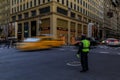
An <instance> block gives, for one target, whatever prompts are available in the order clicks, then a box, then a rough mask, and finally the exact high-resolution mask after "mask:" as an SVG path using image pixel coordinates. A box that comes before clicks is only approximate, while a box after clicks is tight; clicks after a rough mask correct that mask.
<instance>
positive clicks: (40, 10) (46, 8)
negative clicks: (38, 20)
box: [39, 6, 50, 14]
mask: <svg viewBox="0 0 120 80" xmlns="http://www.w3.org/2000/svg"><path fill="white" fill-rule="evenodd" d="M49 12H50V6H48V7H45V8H41V9H39V13H40V14H43V13H49Z"/></svg>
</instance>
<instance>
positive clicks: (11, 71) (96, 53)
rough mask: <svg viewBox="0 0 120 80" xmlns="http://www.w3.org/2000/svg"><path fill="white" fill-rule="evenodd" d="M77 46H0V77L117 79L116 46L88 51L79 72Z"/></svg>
mask: <svg viewBox="0 0 120 80" xmlns="http://www.w3.org/2000/svg"><path fill="white" fill-rule="evenodd" d="M76 53H77V49H76V48H74V47H73V46H63V47H61V48H52V49H49V50H39V51H31V52H22V51H19V50H16V49H15V48H9V49H7V48H0V80H120V69H119V68H120V62H119V61H120V47H106V46H97V47H96V48H93V49H91V51H90V53H89V68H90V70H89V71H88V72H86V73H81V72H80V70H81V65H80V64H79V63H78V64H79V65H77V66H74V65H68V64H69V63H72V62H79V59H78V58H77V57H76Z"/></svg>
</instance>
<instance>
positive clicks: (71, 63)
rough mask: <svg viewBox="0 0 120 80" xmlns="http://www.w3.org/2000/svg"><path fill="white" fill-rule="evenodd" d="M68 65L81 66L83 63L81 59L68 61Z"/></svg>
mask: <svg viewBox="0 0 120 80" xmlns="http://www.w3.org/2000/svg"><path fill="white" fill-rule="evenodd" d="M66 65H68V66H81V63H80V62H79V61H73V62H68V63H66Z"/></svg>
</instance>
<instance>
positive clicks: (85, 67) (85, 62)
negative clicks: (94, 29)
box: [81, 52, 88, 71]
mask: <svg viewBox="0 0 120 80" xmlns="http://www.w3.org/2000/svg"><path fill="white" fill-rule="evenodd" d="M81 66H82V70H84V71H86V70H88V52H81Z"/></svg>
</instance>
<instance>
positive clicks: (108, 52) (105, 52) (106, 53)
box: [100, 52, 109, 54]
mask: <svg viewBox="0 0 120 80" xmlns="http://www.w3.org/2000/svg"><path fill="white" fill-rule="evenodd" d="M100 53H103V54H108V53H109V52H100Z"/></svg>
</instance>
